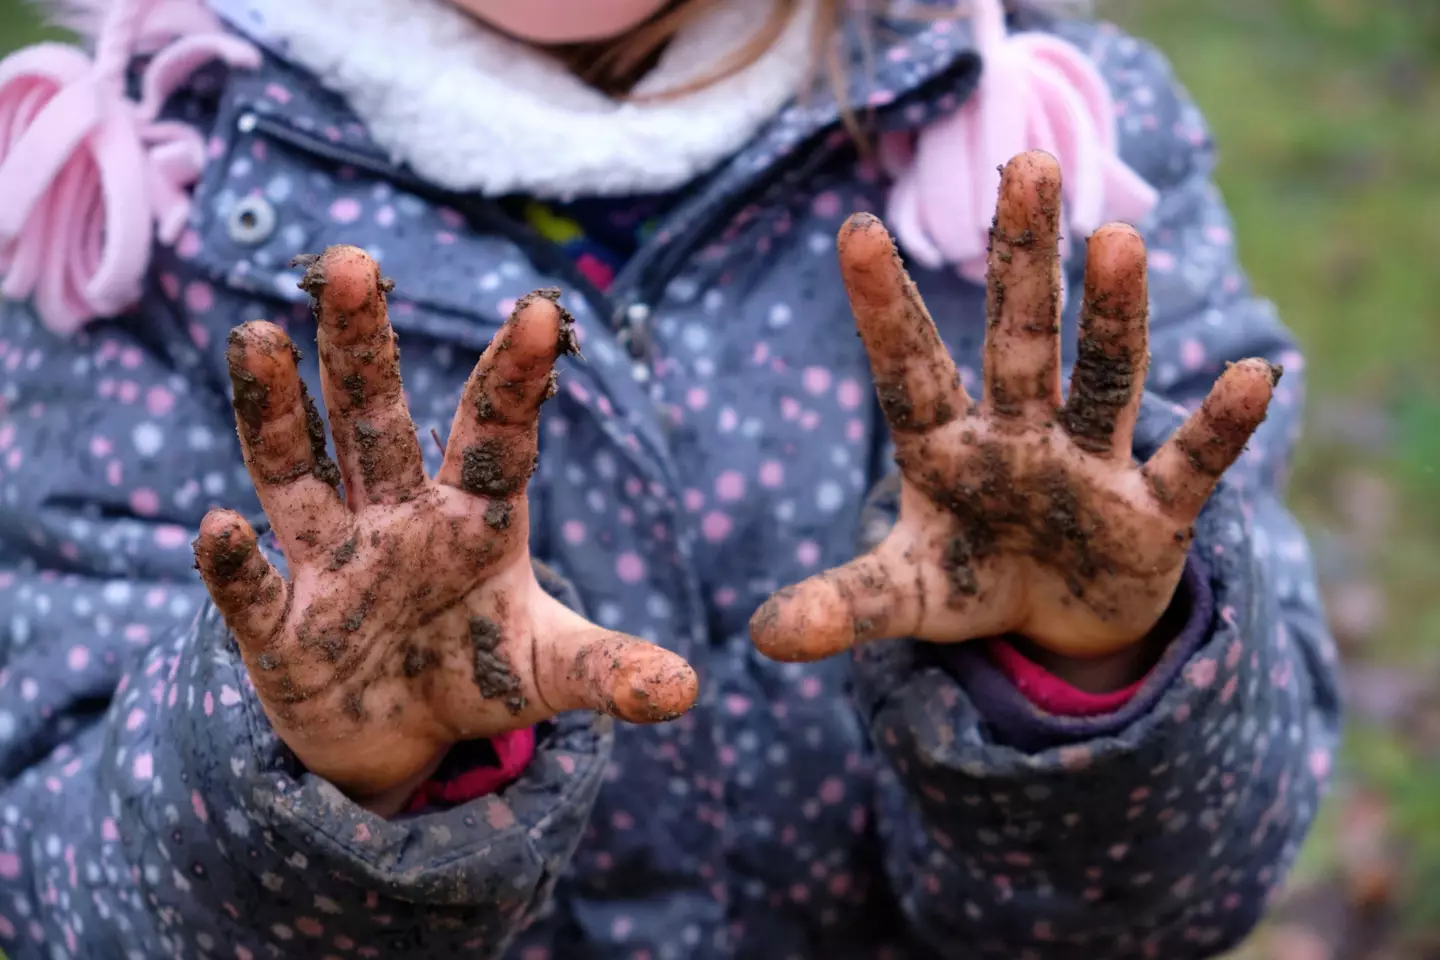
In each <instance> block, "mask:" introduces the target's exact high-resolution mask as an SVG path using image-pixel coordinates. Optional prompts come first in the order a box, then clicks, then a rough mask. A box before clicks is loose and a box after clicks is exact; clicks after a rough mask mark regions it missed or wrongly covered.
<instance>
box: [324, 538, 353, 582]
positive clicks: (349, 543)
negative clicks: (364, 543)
mask: <svg viewBox="0 0 1440 960" xmlns="http://www.w3.org/2000/svg"><path fill="white" fill-rule="evenodd" d="M357 546H358V542H357V540H356V535H355V534H353V533H352V534H351V535H350V539H348V540H346V541H345V542H344V543H342V544H340V546H338V547H336V548H335V552H334V553H332V554H331V555H330V566H329V569H330V571H331V572H332V573H333V572H334V571H336V570H339V569H340V568H341V567H343V566H345V564H347V563H349V562H350V561H351V560H353V559H355V549H356V547H357Z"/></svg>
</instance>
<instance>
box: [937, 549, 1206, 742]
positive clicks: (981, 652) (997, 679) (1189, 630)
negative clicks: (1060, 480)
mask: <svg viewBox="0 0 1440 960" xmlns="http://www.w3.org/2000/svg"><path fill="white" fill-rule="evenodd" d="M1214 613H1215V600H1214V595H1213V594H1212V593H1211V590H1210V577H1209V573H1208V571H1207V570H1206V568H1205V564H1204V561H1202V560H1201V559H1200V558H1199V556H1198V555H1197V554H1196V553H1195V552H1194V551H1192V552H1191V554H1190V556H1189V557H1188V558H1187V560H1186V563H1185V572H1184V574H1183V575H1182V576H1181V579H1180V585H1179V586H1178V587H1177V588H1176V590H1175V596H1174V598H1173V599H1172V600H1171V602H1170V609H1169V610H1168V611H1167V612H1166V614H1165V616H1164V617H1163V618H1162V620H1161V622H1162V623H1164V622H1166V621H1170V622H1177V621H1178V622H1179V623H1180V624H1181V626H1180V627H1179V628H1178V629H1177V630H1176V632H1175V635H1174V637H1173V638H1172V639H1171V640H1170V641H1169V642H1168V643H1167V644H1166V646H1165V650H1164V652H1163V653H1162V654H1161V655H1160V659H1159V660H1158V661H1157V662H1156V663H1155V666H1154V667H1152V668H1151V669H1150V672H1149V673H1148V674H1147V675H1146V676H1145V681H1144V682H1143V683H1142V684H1141V685H1140V689H1139V690H1137V691H1136V692H1135V696H1133V697H1131V698H1130V700H1129V701H1127V702H1126V703H1125V705H1124V706H1123V707H1121V708H1120V709H1118V710H1115V711H1113V712H1111V713H1105V714H1100V715H1098V716H1093V717H1064V716H1059V715H1057V714H1053V713H1047V712H1045V711H1044V710H1041V709H1040V708H1039V707H1037V706H1035V705H1034V704H1033V703H1031V702H1030V700H1029V698H1027V697H1026V696H1025V695H1024V694H1023V693H1021V692H1020V691H1019V690H1018V689H1016V687H1015V684H1014V683H1012V682H1011V681H1010V678H1009V677H1008V676H1006V675H1005V673H1004V672H1003V671H1001V670H1000V668H999V667H997V666H995V664H994V663H992V662H991V660H990V658H989V656H988V655H987V654H986V652H985V644H983V643H965V644H960V645H958V646H956V647H955V648H953V649H949V650H946V651H945V655H944V656H943V661H942V662H943V663H944V665H945V667H946V668H947V669H948V670H949V672H950V674H951V675H952V676H953V677H954V678H955V679H956V680H957V681H958V682H959V683H960V685H961V686H962V687H963V688H964V689H965V692H966V693H967V694H969V695H970V699H971V701H972V702H973V703H974V704H975V707H976V709H977V710H979V711H980V715H981V716H982V717H984V719H985V722H986V724H987V725H988V727H989V728H990V733H991V735H992V736H993V737H994V739H995V741H996V742H997V743H1000V744H1003V745H1005V746H1009V747H1014V748H1015V749H1017V750H1024V751H1026V752H1027V753H1036V752H1039V751H1041V750H1047V749H1050V748H1051V747H1057V746H1062V745H1064V744H1070V743H1077V742H1080V741H1083V740H1090V739H1093V738H1095V737H1104V736H1109V735H1112V734H1115V733H1118V732H1119V731H1121V730H1123V729H1124V728H1125V727H1127V726H1129V725H1130V724H1131V723H1133V722H1135V720H1136V719H1137V718H1139V717H1141V716H1143V715H1144V714H1145V713H1147V712H1149V711H1150V709H1151V708H1152V707H1154V706H1155V704H1156V703H1157V702H1158V701H1159V699H1160V697H1161V696H1163V695H1164V693H1165V691H1166V690H1168V689H1169V687H1170V684H1171V683H1173V682H1174V681H1175V678H1176V677H1178V676H1179V675H1180V671H1181V670H1183V669H1184V667H1185V664H1186V663H1188V662H1189V661H1190V658H1191V657H1192V656H1193V655H1194V654H1195V651H1196V650H1198V649H1200V647H1201V645H1202V644H1203V643H1204V642H1205V640H1206V638H1208V637H1209V636H1210V628H1211V623H1212V621H1213V618H1214Z"/></svg>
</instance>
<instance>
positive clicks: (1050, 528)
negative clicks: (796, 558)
mask: <svg viewBox="0 0 1440 960" xmlns="http://www.w3.org/2000/svg"><path fill="white" fill-rule="evenodd" d="M1059 211H1060V173H1059V168H1058V166H1057V165H1056V163H1055V161H1054V159H1053V158H1051V157H1049V156H1048V155H1046V154H1042V153H1030V154H1023V155H1021V156H1019V157H1016V158H1015V159H1014V160H1012V161H1011V162H1010V163H1009V165H1007V167H1006V168H1005V171H1004V176H1003V180H1002V184H1001V187H1000V200H999V205H998V208H997V216H996V223H995V227H994V230H993V231H992V242H991V251H990V267H989V291H988V307H987V311H986V313H987V321H988V322H987V333H986V338H985V364H984V365H985V375H984V380H985V391H984V398H983V399H982V400H981V402H980V403H978V404H976V403H974V402H973V401H972V400H971V399H970V397H969V396H967V395H966V392H965V389H964V387H963V386H961V384H960V378H959V376H958V375H957V372H956V369H955V364H954V362H953V361H952V360H951V358H950V356H949V354H948V353H947V351H946V349H945V346H944V344H943V343H942V342H941V340H940V337H939V334H938V333H937V331H936V329H935V324H934V323H933V321H932V320H931V319H930V316H929V314H928V313H927V312H926V311H925V307H924V305H923V304H922V303H921V301H920V297H919V295H918V293H917V292H916V290H915V287H914V285H913V284H912V283H911V282H910V279H909V277H907V276H906V275H905V271H904V269H903V268H902V267H901V265H900V261H899V258H898V256H897V255H896V253H895V248H894V246H893V244H892V243H891V240H890V237H889V235H888V234H887V232H886V230H885V228H884V226H883V225H882V224H881V223H880V222H879V221H878V220H876V219H875V218H874V217H871V216H869V215H865V214H861V215H857V216H855V217H853V218H852V219H851V220H850V222H849V223H847V224H846V225H845V227H843V228H842V229H841V233H840V239H839V251H840V262H841V270H842V272H843V274H844V277H845V284H846V288H847V290H848V292H849V295H850V303H851V307H852V308H853V310H854V312H855V318H856V321H857V322H858V324H859V328H860V335H861V337H862V339H863V340H864V342H865V348H866V351H867V352H868V353H869V355H870V365H871V370H872V371H873V373H874V377H875V383H876V391H877V393H878V395H879V398H880V404H881V407H882V408H883V410H884V413H885V417H886V419H887V420H888V421H889V423H890V427H891V430H892V432H893V433H894V437H895V444H896V450H897V452H896V458H895V459H896V461H897V462H898V463H899V465H900V471H901V475H902V487H901V497H900V518H899V521H898V523H897V524H896V525H895V527H894V529H893V530H891V532H890V534H889V535H888V536H887V537H886V538H885V540H884V541H883V542H882V543H880V545H879V546H878V547H876V548H875V549H874V550H873V551H871V552H870V553H868V554H866V555H864V556H862V557H859V558H857V559H856V560H854V561H852V562H850V563H848V564H846V565H845V566H843V567H838V568H836V569H834V570H830V571H827V572H825V573H822V574H820V575H818V576H815V577H812V578H810V579H809V580H806V581H805V582H803V583H801V584H799V585H797V586H794V587H787V588H785V589H783V590H780V591H779V592H777V593H776V594H775V595H774V596H773V597H771V598H770V599H769V600H768V601H767V602H766V603H765V604H764V605H763V606H762V607H761V608H760V609H759V610H758V611H756V613H755V616H754V618H753V619H752V620H751V624H750V630H751V635H752V636H753V638H754V641H755V644H756V646H757V647H758V648H759V649H760V650H761V651H762V652H763V653H765V654H766V655H768V656H770V657H772V658H774V659H777V660H816V659H819V658H822V657H826V656H829V655H831V654H834V653H837V652H839V651H841V650H844V649H846V648H848V647H850V646H852V645H854V644H856V643H861V642H865V641H869V640H875V639H880V638H886V637H901V636H908V637H916V638H919V639H921V640H928V641H932V642H939V643H951V642H957V641H963V640H970V639H975V638H978V637H994V636H1001V635H1004V634H1007V633H1019V634H1021V635H1023V636H1025V637H1027V638H1029V639H1030V640H1032V641H1034V642H1035V643H1036V644H1037V645H1039V646H1040V647H1042V648H1044V649H1046V650H1048V651H1051V652H1053V653H1055V654H1059V655H1061V656H1062V657H1075V658H1086V659H1088V658H1094V657H1101V656H1104V655H1106V654H1111V653H1115V652H1117V651H1119V650H1122V649H1123V648H1125V647H1127V646H1129V645H1131V644H1134V643H1136V642H1137V641H1139V640H1140V639H1141V638H1143V637H1144V636H1145V635H1146V634H1147V633H1148V632H1149V631H1150V630H1151V628H1152V627H1153V626H1154V625H1155V624H1156V622H1157V621H1158V620H1159V618H1160V616H1161V615H1162V614H1163V613H1164V612H1165V609H1166V607H1167V606H1168V605H1169V604H1170V601H1171V597H1172V595H1173V594H1174V592H1175V588H1176V585H1177V584H1178V583H1179V581H1180V576H1181V574H1182V572H1183V570H1184V565H1185V556H1186V552H1187V550H1188V549H1189V546H1190V542H1191V539H1192V537H1193V529H1192V527H1191V524H1192V523H1193V522H1194V521H1195V518H1196V517H1197V516H1198V514H1199V512H1200V509H1201V507H1203V506H1204V504H1205V501H1206V499H1207V498H1208V497H1209V495H1210V492H1211V491H1212V490H1213V489H1214V486H1215V484H1216V482H1217V481H1218V479H1219V477H1220V475H1221V474H1222V473H1223V472H1224V471H1225V470H1226V469H1227V468H1228V467H1229V466H1230V464H1231V463H1233V462H1234V460H1235V458H1236V457H1238V456H1239V455H1240V452H1241V451H1242V450H1243V449H1244V447H1245V444H1246V442H1247V441H1248V440H1249V439H1250V435H1251V434H1252V433H1253V432H1254V431H1255V428H1256V427H1258V426H1259V425H1260V422H1261V421H1262V420H1263V419H1264V418H1265V410H1266V406H1267V405H1268V404H1269V401H1270V395H1271V390H1272V388H1273V386H1274V383H1275V380H1276V378H1277V377H1278V375H1279V370H1278V368H1274V367H1272V366H1271V365H1270V364H1268V363H1266V362H1265V361H1263V360H1246V361H1243V362H1241V363H1236V364H1234V365H1232V366H1231V367H1230V368H1229V369H1228V370H1227V371H1226V372H1225V374H1224V375H1223V376H1222V377H1221V378H1220V379H1219V381H1218V382H1217V383H1216V384H1215V386H1214V387H1213V389H1212V390H1211V392H1210V395H1209V396H1208V397H1207V398H1206V400H1205V403H1204V405H1203V406H1202V407H1201V408H1200V410H1198V411H1197V412H1196V413H1195V414H1194V415H1192V416H1191V417H1190V419H1189V420H1188V421H1187V422H1186V423H1185V424H1184V425H1183V426H1182V427H1181V428H1180V430H1179V431H1177V432H1176V434H1175V436H1174V437H1172V438H1171V439H1170V441H1169V442H1168V443H1166V444H1165V446H1164V447H1163V448H1161V449H1160V450H1159V451H1158V452H1157V453H1156V454H1155V455H1154V456H1153V457H1152V458H1151V459H1150V461H1149V462H1148V463H1146V464H1145V465H1143V466H1139V465H1137V464H1136V463H1135V462H1134V460H1133V459H1132V456H1131V436H1132V432H1133V430H1134V426H1135V420H1136V416H1137V413H1138V410H1139V406H1140V396H1141V391H1142V388H1143V386H1144V382H1145V371H1146V367H1147V363H1148V359H1149V357H1148V352H1147V346H1146V342H1147V295H1146V282H1145V248H1144V244H1143V242H1142V241H1141V239H1140V236H1139V235H1138V234H1137V233H1136V232H1135V231H1134V230H1133V229H1131V228H1129V227H1124V226H1109V227H1105V228H1102V229H1101V230H1100V231H1099V232H1097V233H1096V234H1095V235H1094V237H1093V238H1092V239H1091V240H1090V244H1089V253H1088V258H1087V266H1086V274H1085V301H1084V306H1083V307H1082V309H1081V318H1080V324H1081V330H1080V344H1079V353H1078V359H1077V361H1076V364H1075V370H1074V373H1073V375H1072V378H1071V389H1070V395H1069V398H1068V400H1066V401H1064V402H1062V399H1061V395H1060V336H1059V333H1060V261H1059V254H1058V226H1059V224H1058V219H1059Z"/></svg>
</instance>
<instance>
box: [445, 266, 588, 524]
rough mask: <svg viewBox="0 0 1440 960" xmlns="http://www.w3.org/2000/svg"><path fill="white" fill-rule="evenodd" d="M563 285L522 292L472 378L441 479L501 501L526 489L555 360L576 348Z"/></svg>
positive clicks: (452, 431)
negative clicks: (560, 298)
mask: <svg viewBox="0 0 1440 960" xmlns="http://www.w3.org/2000/svg"><path fill="white" fill-rule="evenodd" d="M558 296H559V293H558V291H537V292H536V293H532V294H529V295H528V296H526V297H523V298H521V300H520V302H519V303H518V304H517V305H516V307H515V312H514V313H512V314H511V316H510V319H509V320H507V321H506V323H505V325H504V326H503V327H501V328H500V331H499V333H497V334H496V335H495V339H494V340H492V341H491V342H490V345H489V346H488V347H486V348H485V352H484V353H483V354H482V355H481V357H480V360H479V362H477V363H476V364H475V370H474V371H473V372H472V373H471V374H470V379H469V380H468V381H466V383H465V391H464V393H463V395H462V397H461V401H460V408H459V409H458V410H456V411H455V420H454V422H453V423H452V424H451V427H450V438H449V441H448V442H447V443H446V447H445V462H444V465H443V466H442V467H441V468H440V474H439V476H438V478H437V479H438V480H439V481H440V482H441V483H445V484H449V485H450V486H454V487H459V488H460V489H462V490H464V491H465V492H467V493H473V494H475V495H476V496H482V497H489V498H491V499H492V500H493V499H505V498H507V497H512V496H514V495H515V494H517V493H519V492H520V491H522V490H523V489H524V488H525V483H526V481H528V480H529V479H530V474H531V472H532V471H533V470H534V467H535V456H536V451H537V449H538V426H539V418H540V404H542V403H543V402H544V401H545V400H546V399H547V398H548V397H549V396H550V394H551V393H552V392H553V390H554V383H555V381H554V365H555V359H556V357H557V356H558V355H559V354H561V353H570V352H573V351H574V349H575V343H574V333H573V331H572V329H571V326H570V318H569V316H568V315H567V314H566V313H565V311H564V310H563V309H561V307H560V305H559V304H558V303H557V302H556V300H557V298H558Z"/></svg>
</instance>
